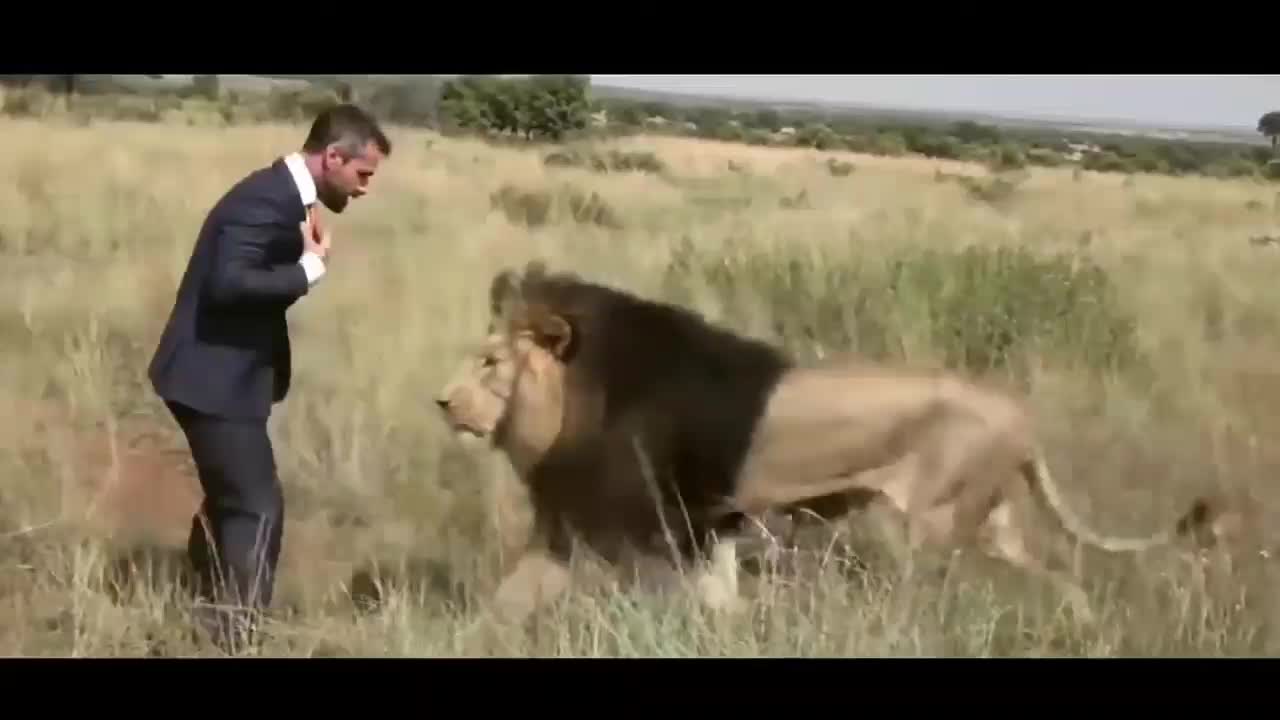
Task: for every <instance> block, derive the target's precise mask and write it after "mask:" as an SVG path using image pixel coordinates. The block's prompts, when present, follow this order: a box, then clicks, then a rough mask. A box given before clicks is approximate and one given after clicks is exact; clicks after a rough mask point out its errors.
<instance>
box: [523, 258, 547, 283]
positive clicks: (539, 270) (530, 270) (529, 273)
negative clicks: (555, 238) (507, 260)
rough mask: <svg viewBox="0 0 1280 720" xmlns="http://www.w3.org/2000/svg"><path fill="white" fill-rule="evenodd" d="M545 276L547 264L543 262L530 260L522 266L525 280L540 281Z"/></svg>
mask: <svg viewBox="0 0 1280 720" xmlns="http://www.w3.org/2000/svg"><path fill="white" fill-rule="evenodd" d="M546 276H547V263H546V261H544V260H530V261H529V262H527V263H525V266H524V278H525V280H533V281H537V280H542V279H544V278H546Z"/></svg>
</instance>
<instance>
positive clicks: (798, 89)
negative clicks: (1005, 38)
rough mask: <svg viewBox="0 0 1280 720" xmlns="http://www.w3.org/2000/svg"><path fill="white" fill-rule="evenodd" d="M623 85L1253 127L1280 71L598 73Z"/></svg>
mask: <svg viewBox="0 0 1280 720" xmlns="http://www.w3.org/2000/svg"><path fill="white" fill-rule="evenodd" d="M591 77H592V80H593V82H599V83H600V84H602V85H609V86H614V87H619V88H630V89H637V90H656V91H661V92H680V93H695V94H699V95H712V96H722V97H727V98H739V99H762V100H771V101H777V102H833V103H858V104H865V105H876V106H883V107H892V108H901V109H913V110H931V111H953V112H975V113H988V114H992V115H1015V116H1017V115H1022V116H1039V117H1057V118H1063V119H1070V118H1078V119H1088V120H1113V121H1123V122H1131V123H1143V124H1152V125H1164V126H1193V127H1218V128H1235V129H1241V130H1254V129H1255V128H1256V127H1257V123H1258V118H1259V117H1261V116H1262V115H1263V114H1264V113H1267V112H1270V111H1271V110H1278V109H1280V75H592V76H591Z"/></svg>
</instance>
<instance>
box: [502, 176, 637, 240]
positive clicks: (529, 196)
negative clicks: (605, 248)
mask: <svg viewBox="0 0 1280 720" xmlns="http://www.w3.org/2000/svg"><path fill="white" fill-rule="evenodd" d="M489 203H490V207H492V208H493V209H495V210H501V211H502V212H503V213H504V214H505V215H506V216H507V219H508V220H510V221H511V222H513V223H518V224H523V225H527V226H529V227H541V226H544V225H547V224H549V223H554V222H556V221H558V220H559V219H560V218H562V217H567V218H568V219H570V220H572V221H573V222H576V223H583V224H591V225H597V226H600V227H604V228H610V229H614V230H617V229H621V228H622V227H623V222H622V218H621V216H620V215H619V214H618V211H617V210H615V209H614V207H613V206H612V205H610V204H609V203H608V201H606V200H605V199H604V198H603V197H601V196H600V194H599V193H597V192H596V191H594V190H593V191H591V193H590V194H587V193H585V192H583V191H581V190H579V189H578V188H576V187H574V186H572V185H567V184H566V185H559V186H557V187H555V188H536V189H531V188H522V187H519V186H516V185H512V184H510V183H504V184H503V185H502V186H501V187H499V188H498V189H497V190H495V191H494V192H493V193H492V194H491V195H490V196H489Z"/></svg>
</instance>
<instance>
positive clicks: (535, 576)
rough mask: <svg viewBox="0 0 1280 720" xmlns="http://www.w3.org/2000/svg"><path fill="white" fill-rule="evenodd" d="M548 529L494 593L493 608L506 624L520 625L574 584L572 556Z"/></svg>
mask: <svg viewBox="0 0 1280 720" xmlns="http://www.w3.org/2000/svg"><path fill="white" fill-rule="evenodd" d="M548 534H549V533H548V532H547V531H546V530H544V529H541V528H539V529H537V530H535V533H534V536H533V537H532V538H531V542H530V544H529V546H528V547H527V548H526V550H525V552H524V554H523V555H521V556H520V559H519V560H517V561H516V564H515V567H513V568H512V569H511V572H509V573H507V576H506V577H505V578H503V580H502V582H501V583H500V584H499V585H498V589H497V590H496V591H495V592H494V597H493V609H494V612H495V613H496V614H497V615H498V617H499V618H501V619H502V620H504V621H506V622H512V623H519V622H523V621H524V620H525V619H526V618H528V617H529V616H530V615H532V614H533V613H534V612H536V611H537V610H538V609H540V608H542V607H544V606H545V605H548V604H550V603H551V602H554V601H555V600H556V599H557V598H559V597H560V596H561V595H563V594H564V592H565V590H567V589H568V587H569V584H570V571H569V562H568V556H567V554H566V553H564V552H563V551H562V550H561V548H559V547H558V543H554V542H551V540H552V538H549V537H548Z"/></svg>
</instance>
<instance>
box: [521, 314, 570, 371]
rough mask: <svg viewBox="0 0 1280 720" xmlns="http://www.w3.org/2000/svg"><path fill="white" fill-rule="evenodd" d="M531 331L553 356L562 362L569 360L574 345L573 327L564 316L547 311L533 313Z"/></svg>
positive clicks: (530, 322)
mask: <svg viewBox="0 0 1280 720" xmlns="http://www.w3.org/2000/svg"><path fill="white" fill-rule="evenodd" d="M529 329H530V330H532V331H533V337H534V340H535V341H536V342H537V343H538V344H539V345H541V346H542V347H544V348H546V349H547V350H549V351H550V352H551V354H552V355H555V356H556V357H557V358H558V359H560V360H564V359H566V358H567V356H568V354H569V348H570V346H571V345H572V343H573V326H572V325H571V324H570V323H569V321H568V320H566V319H565V318H564V317H563V316H561V315H557V314H555V313H552V312H547V311H539V312H534V313H531V315H530V317H529Z"/></svg>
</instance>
